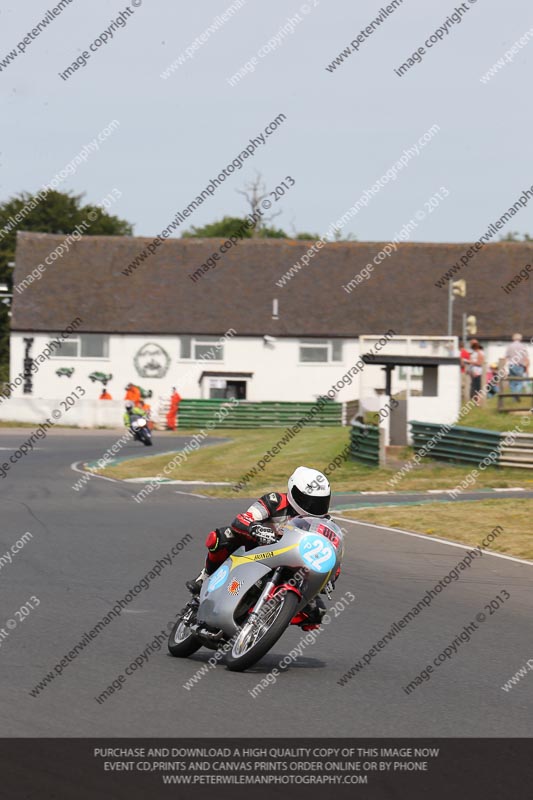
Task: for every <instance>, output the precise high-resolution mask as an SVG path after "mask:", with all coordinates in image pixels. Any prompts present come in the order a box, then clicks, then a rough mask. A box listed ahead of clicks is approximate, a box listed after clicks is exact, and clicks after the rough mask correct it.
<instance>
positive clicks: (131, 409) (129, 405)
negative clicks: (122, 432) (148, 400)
mask: <svg viewBox="0 0 533 800" xmlns="http://www.w3.org/2000/svg"><path fill="white" fill-rule="evenodd" d="M124 408H125V410H124V425H125V426H126V428H131V423H132V422H133V420H135V419H139V417H146V416H147V414H146V411H145V410H144V409H143V408H141V407H140V406H136V405H134V404H133V401H132V400H126V402H125V404H124Z"/></svg>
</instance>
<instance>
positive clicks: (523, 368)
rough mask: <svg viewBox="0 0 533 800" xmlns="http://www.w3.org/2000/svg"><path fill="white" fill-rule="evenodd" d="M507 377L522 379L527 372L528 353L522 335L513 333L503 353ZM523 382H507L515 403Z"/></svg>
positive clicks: (518, 399)
mask: <svg viewBox="0 0 533 800" xmlns="http://www.w3.org/2000/svg"><path fill="white" fill-rule="evenodd" d="M505 357H506V359H507V366H508V370H509V376H511V377H515V378H518V377H520V378H524V377H525V376H526V375H527V374H528V372H529V353H528V350H527V347H526V346H525V344H523V343H522V334H521V333H513V341H512V343H511V344H510V345H509V347H508V348H507V350H506V351H505ZM524 383H525V381H513V380H511V381H509V386H510V388H511V392H512V393H513V394H514V399H515V401H516V402H517V403H519V402H520V398H519V397H518V395H519V394H520V393H521V392H522V389H523V388H524Z"/></svg>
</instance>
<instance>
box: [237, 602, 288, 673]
mask: <svg viewBox="0 0 533 800" xmlns="http://www.w3.org/2000/svg"><path fill="white" fill-rule="evenodd" d="M299 602H300V601H299V599H298V597H297V595H296V594H295V593H294V592H286V593H281V592H280V593H279V595H277V596H276V595H274V598H273V599H272V600H270V601H269V603H268V609H267V611H266V612H265V611H262V612H261V615H260V618H259V619H257V620H253V621H252V622H247V623H245V624H244V625H243V627H242V628H241V630H240V632H239V633H238V635H237V637H236V638H235V641H234V642H233V646H232V648H231V650H230V652H229V653H228V654H227V655H226V658H225V663H226V666H227V668H228V669H230V670H232V671H233V672H242V671H243V670H245V669H248V667H251V666H252V665H253V664H255V663H256V662H257V661H259V660H260V659H261V658H263V656H264V655H266V653H268V651H269V650H270V649H271V648H272V647H274V645H275V644H276V642H277V641H278V639H279V638H280V636H281V635H282V633H283V632H284V631H285V630H286V629H287V626H288V625H289V624H290V621H291V620H292V618H293V617H294V614H295V612H296V608H297V606H298V604H299Z"/></svg>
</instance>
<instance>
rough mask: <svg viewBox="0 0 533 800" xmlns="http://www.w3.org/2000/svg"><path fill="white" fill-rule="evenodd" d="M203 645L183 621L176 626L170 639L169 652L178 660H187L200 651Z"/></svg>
mask: <svg viewBox="0 0 533 800" xmlns="http://www.w3.org/2000/svg"><path fill="white" fill-rule="evenodd" d="M201 646H202V643H201V642H200V641H199V640H198V639H197V638H196V636H195V635H194V633H192V632H191V629H190V628H189V626H188V625H186V624H185V623H184V622H183V620H182V619H179V620H178V621H177V622H176V623H175V624H174V627H173V628H172V630H171V631H170V635H169V637H168V651H169V653H170V655H172V656H175V657H176V658H187V657H188V656H191V655H192V654H193V653H196V651H197V650H199V649H200V647H201Z"/></svg>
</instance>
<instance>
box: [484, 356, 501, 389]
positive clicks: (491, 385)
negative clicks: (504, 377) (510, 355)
mask: <svg viewBox="0 0 533 800" xmlns="http://www.w3.org/2000/svg"><path fill="white" fill-rule="evenodd" d="M497 372H498V362H497V361H494V362H493V363H492V364H489V368H488V370H487V376H486V377H487V393H488V395H489V396H490V397H493V396H494V395H495V394H497V393H498V382H499V379H498V376H497Z"/></svg>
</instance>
